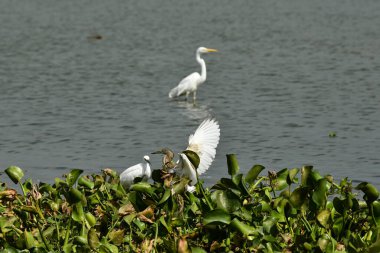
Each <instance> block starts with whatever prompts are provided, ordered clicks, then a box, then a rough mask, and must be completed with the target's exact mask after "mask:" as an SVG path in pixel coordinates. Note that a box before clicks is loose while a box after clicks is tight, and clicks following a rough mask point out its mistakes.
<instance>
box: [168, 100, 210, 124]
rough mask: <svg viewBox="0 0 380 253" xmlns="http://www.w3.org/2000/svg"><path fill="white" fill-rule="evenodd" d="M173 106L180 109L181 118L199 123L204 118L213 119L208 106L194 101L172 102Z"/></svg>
mask: <svg viewBox="0 0 380 253" xmlns="http://www.w3.org/2000/svg"><path fill="white" fill-rule="evenodd" d="M173 102H174V103H175V105H176V106H177V107H178V108H180V109H181V110H180V113H181V115H182V116H181V117H187V118H189V119H191V120H197V121H201V120H203V119H205V118H209V117H213V114H212V110H211V108H210V107H209V106H208V105H203V104H201V102H199V101H196V102H195V103H193V102H188V101H179V100H176V101H173Z"/></svg>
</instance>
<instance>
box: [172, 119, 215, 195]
mask: <svg viewBox="0 0 380 253" xmlns="http://www.w3.org/2000/svg"><path fill="white" fill-rule="evenodd" d="M219 138H220V128H219V124H218V122H217V121H216V120H214V119H206V120H204V121H203V122H202V123H201V124H200V125H199V127H198V128H197V130H196V131H195V133H194V134H192V135H190V136H189V144H188V146H187V148H186V150H185V151H184V152H182V153H180V154H179V156H180V158H179V160H178V162H177V166H176V169H177V170H179V172H180V173H182V175H183V176H186V177H188V178H189V179H190V183H189V184H190V186H189V187H188V190H189V191H193V190H194V189H195V187H194V185H195V184H196V183H197V181H198V176H199V175H201V174H203V173H205V172H206V171H207V170H208V168H209V167H210V165H211V163H212V162H213V161H214V158H215V154H216V147H217V146H218V143H219ZM187 151H190V152H195V153H196V154H197V155H198V156H199V165H198V168H196V167H195V165H194V164H193V163H192V162H191V161H190V159H189V158H190V157H189V152H187Z"/></svg>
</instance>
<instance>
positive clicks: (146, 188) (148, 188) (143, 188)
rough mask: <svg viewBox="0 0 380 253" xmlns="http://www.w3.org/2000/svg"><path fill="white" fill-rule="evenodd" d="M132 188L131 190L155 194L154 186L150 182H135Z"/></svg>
mask: <svg viewBox="0 0 380 253" xmlns="http://www.w3.org/2000/svg"><path fill="white" fill-rule="evenodd" d="M130 190H131V191H137V192H143V193H148V194H149V195H153V194H154V188H153V187H152V185H151V184H149V183H148V182H138V183H136V184H133V185H131V187H130Z"/></svg>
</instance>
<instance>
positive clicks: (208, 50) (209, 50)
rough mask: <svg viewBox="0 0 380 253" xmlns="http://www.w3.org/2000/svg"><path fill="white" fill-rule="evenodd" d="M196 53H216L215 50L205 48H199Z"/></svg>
mask: <svg viewBox="0 0 380 253" xmlns="http://www.w3.org/2000/svg"><path fill="white" fill-rule="evenodd" d="M197 51H198V52H199V53H201V54H206V53H213V52H218V50H217V49H213V48H207V47H199V48H198V49H197Z"/></svg>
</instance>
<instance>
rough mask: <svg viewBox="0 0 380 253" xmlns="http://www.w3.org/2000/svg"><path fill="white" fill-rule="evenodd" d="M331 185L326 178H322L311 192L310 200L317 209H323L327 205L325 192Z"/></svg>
mask: <svg viewBox="0 0 380 253" xmlns="http://www.w3.org/2000/svg"><path fill="white" fill-rule="evenodd" d="M330 186H331V184H330V183H329V182H328V181H327V179H326V178H322V179H320V180H319V181H318V182H317V186H316V189H315V190H314V192H313V195H312V200H313V201H314V203H315V204H316V205H317V207H318V208H324V207H325V206H326V203H327V192H328V190H329V189H330Z"/></svg>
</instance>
